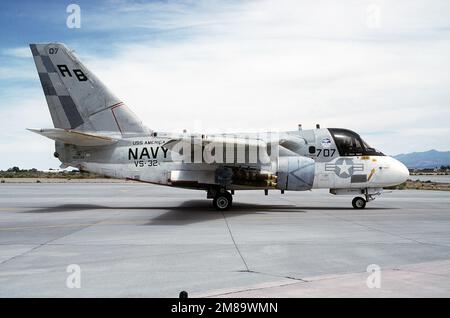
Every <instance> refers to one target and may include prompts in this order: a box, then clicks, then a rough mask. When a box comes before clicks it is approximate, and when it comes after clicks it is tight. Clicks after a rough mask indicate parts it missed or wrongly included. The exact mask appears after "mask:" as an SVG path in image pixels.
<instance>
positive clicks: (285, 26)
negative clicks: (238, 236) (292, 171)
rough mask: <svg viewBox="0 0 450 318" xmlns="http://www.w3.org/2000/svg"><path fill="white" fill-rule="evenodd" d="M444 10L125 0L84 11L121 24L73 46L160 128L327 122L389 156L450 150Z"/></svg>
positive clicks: (100, 22)
mask: <svg viewBox="0 0 450 318" xmlns="http://www.w3.org/2000/svg"><path fill="white" fill-rule="evenodd" d="M373 4H375V5H376V6H377V7H378V8H379V14H380V16H379V26H378V27H376V28H373V27H371V26H370V24H369V23H368V19H369V20H370V18H371V17H370V14H371V13H370V12H371V11H370V10H369V12H368V10H367V8H368V5H373ZM448 9H449V4H448V2H447V1H432V4H430V3H429V2H426V1H396V2H395V3H393V2H391V1H370V2H369V1H367V2H364V1H349V2H345V3H341V2H339V3H338V2H334V1H316V2H306V1H293V0H292V1H289V0H281V1H245V2H241V1H239V2H238V1H236V2H235V1H225V2H223V1H220V2H206V1H199V2H197V1H195V2H181V3H180V2H175V3H173V2H170V1H169V2H155V3H150V4H142V3H135V2H131V3H130V2H127V1H118V2H114V6H112V5H111V4H110V3H105V4H104V7H103V9H102V10H98V11H95V10H91V13H89V16H88V17H87V18H86V19H83V28H87V29H89V30H92V32H93V33H92V34H93V35H92V34H91V36H94V37H95V36H96V34H97V33H95V32H96V31H95V29H96V28H98V29H99V30H100V29H101V32H106V31H107V32H111V34H115V32H116V30H121V31H120V33H118V35H117V37H116V38H115V39H114V37H112V38H113V40H111V38H108V40H107V41H106V42H105V41H104V40H102V38H101V37H100V36H98V37H97V39H98V41H92V40H91V41H90V42H93V44H92V45H91V44H89V43H87V42H89V41H88V39H80V38H76V39H74V40H72V41H69V42H68V43H67V44H69V45H70V46H71V47H72V48H74V49H75V50H76V52H77V55H78V56H79V57H80V59H81V60H82V61H83V62H85V64H86V65H87V66H88V68H89V69H90V70H91V71H93V72H94V73H95V74H96V75H98V76H99V77H100V78H101V79H102V80H103V81H104V82H105V83H106V84H107V86H109V87H110V88H111V89H112V90H113V91H114V92H115V94H116V95H118V96H119V97H121V98H122V99H123V100H124V101H125V102H126V103H127V104H128V105H129V106H130V107H131V108H132V109H133V110H134V111H135V112H136V113H137V114H138V115H139V116H140V117H141V118H142V119H143V121H144V122H145V123H147V124H148V126H149V127H150V128H152V129H155V130H159V131H181V130H182V129H183V128H187V129H188V130H189V131H202V132H207V133H210V132H221V131H225V132H230V131H266V130H295V129H296V127H297V124H298V123H302V124H303V127H304V128H309V127H311V128H312V127H314V126H315V124H316V123H321V124H322V127H346V128H350V129H353V130H356V131H358V132H361V134H362V135H363V137H366V139H367V140H368V141H369V143H371V144H373V145H374V146H375V147H377V148H379V149H381V150H383V151H385V152H387V153H390V154H396V153H400V152H408V151H413V150H416V151H420V150H428V149H431V148H436V149H441V150H445V149H447V150H448V149H449V148H450V134H448V122H450V112H449V110H448V109H449V102H450V92H449V90H448V83H449V82H450V73H448V69H450V60H449V59H448V56H450V41H449V37H450V28H449V22H448V17H446V15H445V12H448ZM85 11H86V10H85ZM85 11H83V6H82V14H84V13H83V12H85ZM85 13H86V12H85ZM86 14H87V13H86ZM115 16H116V17H120V18H121V19H113V18H114V17H115ZM90 21H91V22H92V21H95V26H90V25H89V23H90ZM111 21H113V22H111ZM114 21H116V22H114ZM119 21H120V23H119ZM136 28H138V29H143V30H148V34H146V32H141V33H139V32H135V30H136ZM108 30H109V31H108ZM127 30H128V33H126V31H127ZM98 32H100V31H98ZM102 34H103V33H102ZM126 34H128V35H129V38H128V39H127V36H126ZM94 42H95V43H94ZM99 46H104V48H105V49H106V48H107V49H108V54H102V53H100V52H103V51H99V50H98V47H99ZM36 81H37V77H36ZM36 89H37V86H36ZM40 94H42V93H40ZM35 101H36V102H37V103H36V104H38V105H39V107H41V108H40V109H41V110H40V111H41V115H39V117H36V122H35V123H33V122H30V123H29V124H30V125H31V124H33V125H31V126H33V127H40V126H38V125H37V124H38V121H39V122H41V123H42V118H41V117H40V116H42V114H44V115H45V116H48V112H47V111H46V110H45V109H44V108H45V100H44V97H43V95H40V97H37V99H36V100H35ZM39 118H40V119H39ZM48 118H49V117H48ZM31 121H34V119H31ZM26 138H28V137H26ZM50 154H51V153H50ZM50 154H49V156H50Z"/></svg>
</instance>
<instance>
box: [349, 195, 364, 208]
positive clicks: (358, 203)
mask: <svg viewBox="0 0 450 318" xmlns="http://www.w3.org/2000/svg"><path fill="white" fill-rule="evenodd" d="M366 203H367V201H366V200H365V199H364V198H362V197H356V198H354V199H353V200H352V205H353V207H354V208H355V209H364V208H365V207H366Z"/></svg>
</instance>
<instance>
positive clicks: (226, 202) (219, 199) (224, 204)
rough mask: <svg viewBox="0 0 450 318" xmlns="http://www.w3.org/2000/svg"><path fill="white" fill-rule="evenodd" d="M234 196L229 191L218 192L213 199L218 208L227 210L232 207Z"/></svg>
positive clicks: (215, 206)
mask: <svg viewBox="0 0 450 318" xmlns="http://www.w3.org/2000/svg"><path fill="white" fill-rule="evenodd" d="M232 204H233V197H232V196H231V194H230V193H229V192H224V193H218V194H217V195H216V196H215V197H214V199H213V206H214V208H215V209H216V210H219V211H226V210H228V209H229V208H231V205H232Z"/></svg>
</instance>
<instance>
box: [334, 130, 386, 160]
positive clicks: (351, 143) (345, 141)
mask: <svg viewBox="0 0 450 318" xmlns="http://www.w3.org/2000/svg"><path fill="white" fill-rule="evenodd" d="M328 130H329V131H330V133H331V136H333V139H334V143H335V144H336V147H337V148H338V151H339V154H340V155H341V156H384V154H383V153H382V152H380V151H378V150H376V149H375V148H372V147H370V146H369V145H368V144H367V143H366V142H365V141H364V140H362V138H361V137H360V136H359V135H358V134H357V133H355V132H354V131H351V130H348V129H341V128H329V129H328Z"/></svg>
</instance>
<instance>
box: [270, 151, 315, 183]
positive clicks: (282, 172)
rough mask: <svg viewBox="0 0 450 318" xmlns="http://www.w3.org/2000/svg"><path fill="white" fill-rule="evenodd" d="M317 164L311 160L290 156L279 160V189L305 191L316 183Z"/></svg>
mask: <svg viewBox="0 0 450 318" xmlns="http://www.w3.org/2000/svg"><path fill="white" fill-rule="evenodd" d="M315 167H316V166H315V162H314V160H313V159H311V158H307V157H302V156H295V157H294V156H289V157H279V158H278V169H277V189H280V190H293V191H305V190H311V189H312V187H313V183H314V172H315Z"/></svg>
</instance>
